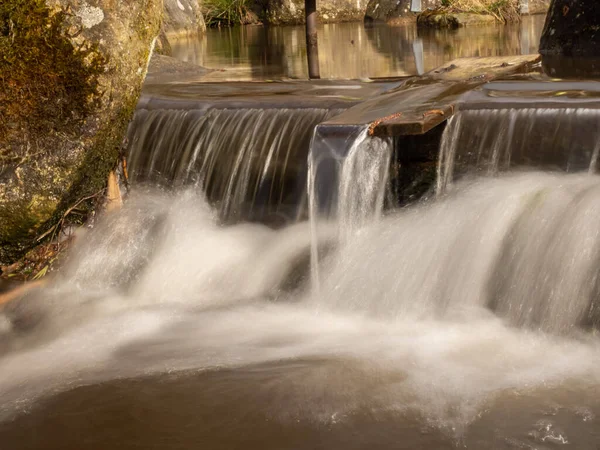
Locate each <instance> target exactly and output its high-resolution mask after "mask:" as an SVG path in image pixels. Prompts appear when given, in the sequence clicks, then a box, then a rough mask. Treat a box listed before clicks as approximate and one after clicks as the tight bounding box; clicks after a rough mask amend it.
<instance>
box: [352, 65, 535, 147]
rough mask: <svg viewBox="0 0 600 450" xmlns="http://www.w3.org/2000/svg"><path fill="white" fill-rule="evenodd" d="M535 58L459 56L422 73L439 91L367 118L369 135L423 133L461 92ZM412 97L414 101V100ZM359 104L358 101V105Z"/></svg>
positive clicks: (453, 106)
mask: <svg viewBox="0 0 600 450" xmlns="http://www.w3.org/2000/svg"><path fill="white" fill-rule="evenodd" d="M538 60H539V55H520V56H511V57H484V58H460V59H456V60H454V61H451V62H450V63H448V64H446V65H445V66H443V67H441V68H439V69H436V70H433V71H431V72H429V73H428V74H426V75H425V76H424V77H423V84H424V86H427V81H426V80H429V84H430V85H436V84H437V85H440V84H441V85H444V86H445V89H444V90H443V92H438V91H436V90H435V89H433V90H432V92H434V93H435V94H436V95H433V96H430V97H427V95H426V94H427V92H428V89H427V88H426V87H424V88H423V94H424V95H423V97H421V98H419V99H417V98H413V99H412V100H413V101H412V102H407V103H404V104H399V105H398V108H397V111H395V112H392V113H390V114H389V115H387V116H385V117H380V118H377V119H375V120H374V121H372V122H371V127H370V129H369V131H370V133H371V134H372V135H373V136H402V135H415V134H424V133H427V132H428V131H429V130H431V129H432V128H434V127H436V126H438V125H440V124H441V123H442V122H444V121H446V120H448V119H449V118H450V117H451V116H452V115H453V114H454V112H455V110H456V105H457V103H458V100H459V98H460V97H461V95H462V94H464V93H466V92H468V91H471V90H473V89H475V88H477V87H479V86H480V85H481V84H483V83H486V82H488V81H491V80H493V79H496V78H498V77H500V76H506V75H510V74H512V73H518V71H520V70H526V69H527V68H528V67H529V65H530V64H532V63H535V62H537V61H538ZM415 100H416V101H415ZM359 106H360V105H359Z"/></svg>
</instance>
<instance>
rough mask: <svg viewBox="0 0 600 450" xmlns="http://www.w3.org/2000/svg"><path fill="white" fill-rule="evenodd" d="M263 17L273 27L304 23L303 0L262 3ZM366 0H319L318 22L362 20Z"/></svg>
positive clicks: (272, 0)
mask: <svg viewBox="0 0 600 450" xmlns="http://www.w3.org/2000/svg"><path fill="white" fill-rule="evenodd" d="M263 8H264V9H265V11H264V13H263V14H264V16H265V17H266V20H267V22H268V23H270V24H273V25H290V24H302V23H304V0H269V1H268V2H266V3H263ZM366 8H367V0H320V1H318V2H317V13H318V14H319V22H321V23H333V22H348V21H353V20H362V19H363V17H364V15H365V10H366Z"/></svg>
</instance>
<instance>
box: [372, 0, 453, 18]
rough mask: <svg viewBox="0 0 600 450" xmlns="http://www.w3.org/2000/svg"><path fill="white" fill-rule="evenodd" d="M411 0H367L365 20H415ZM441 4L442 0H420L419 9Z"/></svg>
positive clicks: (436, 6) (422, 9) (415, 12)
mask: <svg viewBox="0 0 600 450" xmlns="http://www.w3.org/2000/svg"><path fill="white" fill-rule="evenodd" d="M411 4H412V0H369V4H368V6H367V9H366V12H365V22H387V23H402V22H409V21H414V20H416V17H417V14H418V13H419V12H418V11H414V12H413V11H411ZM441 6H442V0H421V8H420V9H421V11H425V10H427V9H436V8H439V7H441Z"/></svg>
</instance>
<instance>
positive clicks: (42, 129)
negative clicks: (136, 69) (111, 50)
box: [0, 0, 106, 163]
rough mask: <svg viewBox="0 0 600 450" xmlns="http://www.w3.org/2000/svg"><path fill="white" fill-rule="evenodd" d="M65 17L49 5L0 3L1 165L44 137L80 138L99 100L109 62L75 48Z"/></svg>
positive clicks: (29, 0) (22, 0) (19, 0)
mask: <svg viewBox="0 0 600 450" xmlns="http://www.w3.org/2000/svg"><path fill="white" fill-rule="evenodd" d="M66 14H67V13H66V12H64V11H59V12H56V13H52V12H51V11H50V10H49V9H48V7H47V6H46V4H45V2H44V0H12V1H9V2H0V111H2V114H0V163H10V162H13V161H15V160H18V159H19V158H22V157H23V153H26V152H27V151H30V150H31V149H30V147H31V144H32V143H35V141H36V139H37V138H38V137H39V136H47V135H49V134H58V133H61V134H75V133H76V130H77V127H78V126H79V125H80V124H81V123H82V122H83V120H84V119H85V118H86V117H87V115H88V114H89V112H90V110H91V108H92V107H93V106H94V104H95V102H96V101H98V98H99V93H98V77H99V75H100V74H101V73H102V72H103V70H104V66H105V63H106V61H105V59H104V57H103V56H102V55H101V54H100V53H99V52H98V50H97V48H96V47H95V46H93V45H88V46H82V47H79V48H76V47H75V46H74V45H73V43H72V42H71V39H70V36H68V35H67V34H66V32H65V30H64V27H63V23H64V20H65V18H66Z"/></svg>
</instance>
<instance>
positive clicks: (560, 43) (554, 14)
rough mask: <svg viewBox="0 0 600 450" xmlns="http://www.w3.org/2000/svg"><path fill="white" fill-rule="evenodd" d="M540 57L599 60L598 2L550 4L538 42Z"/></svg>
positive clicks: (557, 1) (570, 0)
mask: <svg viewBox="0 0 600 450" xmlns="http://www.w3.org/2000/svg"><path fill="white" fill-rule="evenodd" d="M540 53H541V54H542V55H544V56H553V55H564V56H577V57H579V56H585V57H599V56H600V2H599V1H598V0H553V1H552V3H551V4H550V9H549V11H548V17H547V18H546V25H545V26H544V31H543V33H542V39H541V41H540Z"/></svg>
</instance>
